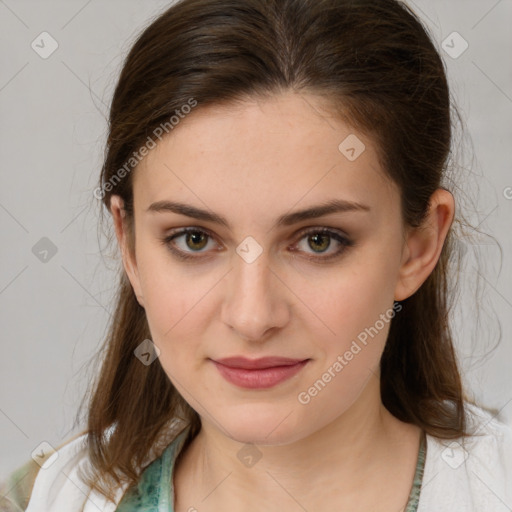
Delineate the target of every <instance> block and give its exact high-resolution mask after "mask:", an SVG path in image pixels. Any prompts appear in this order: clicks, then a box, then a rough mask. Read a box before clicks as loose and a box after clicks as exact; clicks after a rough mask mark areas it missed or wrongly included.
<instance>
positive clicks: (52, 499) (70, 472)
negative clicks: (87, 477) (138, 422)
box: [1, 433, 115, 512]
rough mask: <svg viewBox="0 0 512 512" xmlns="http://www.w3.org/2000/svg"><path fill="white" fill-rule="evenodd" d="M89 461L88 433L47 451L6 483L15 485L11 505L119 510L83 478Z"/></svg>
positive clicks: (39, 511)
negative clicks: (87, 485)
mask: <svg viewBox="0 0 512 512" xmlns="http://www.w3.org/2000/svg"><path fill="white" fill-rule="evenodd" d="M89 464H90V462H89V457H88V451H87V435H86V434H84V433H80V434H77V435H76V436H74V437H72V438H70V439H68V440H67V441H66V442H64V443H63V444H62V445H60V446H59V447H58V448H57V449H56V451H54V452H51V453H49V454H48V455H46V456H45V457H44V460H42V461H41V465H39V464H38V463H36V462H34V461H32V460H31V461H29V462H27V463H25V464H24V465H23V466H21V467H20V468H18V469H17V470H15V471H14V472H12V473H11V474H10V475H9V477H8V479H7V480H6V482H5V483H4V486H5V487H6V488H7V489H11V491H10V493H9V494H8V495H7V497H8V499H9V502H10V503H9V505H10V506H11V509H12V510H13V511H19V510H26V512H54V511H55V512H58V511H63V510H66V512H74V511H76V512H78V511H80V512H82V511H83V512H89V511H90V510H91V511H92V510H95V511H97V510H102V511H103V512H110V511H111V510H115V507H114V508H111V507H112V504H110V505H109V504H108V503H107V502H106V499H105V498H104V497H102V496H101V495H96V494H95V493H92V492H90V489H89V488H87V487H86V485H85V484H84V482H83V481H82V473H81V471H83V470H87V469H88V468H89ZM11 509H9V508H7V510H9V511H10V510H11ZM1 510H4V509H3V508H2V509H1Z"/></svg>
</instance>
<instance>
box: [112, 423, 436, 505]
mask: <svg viewBox="0 0 512 512" xmlns="http://www.w3.org/2000/svg"><path fill="white" fill-rule="evenodd" d="M187 433H188V428H186V429H185V430H183V432H181V433H180V434H179V436H177V437H176V439H175V440H174V441H173V442H172V443H170V444H169V446H168V447H167V448H166V449H165V450H164V452H163V453H162V455H161V456H160V457H159V458H158V459H155V460H154V461H153V462H152V463H151V464H150V465H149V466H148V467H147V468H146V469H145V470H144V471H143V472H142V475H141V477H140V479H139V482H138V484H137V485H136V486H133V487H131V488H130V489H128V491H127V492H126V493H125V495H124V496H123V498H122V500H121V502H120V503H119V505H118V507H117V508H116V512H174V486H173V483H174V482H173V469H174V461H175V460H176V457H177V456H178V454H179V452H180V449H181V447H182V446H183V443H184V441H185V439H186V436H187ZM425 456H426V440H425V434H423V435H422V437H421V443H420V450H419V453H418V462H417V464H416V473H415V475H414V483H413V486H412V488H411V493H410V495H409V500H408V502H407V507H406V510H405V512H416V510H417V509H418V503H419V498H420V491H421V484H422V481H423V470H424V467H425Z"/></svg>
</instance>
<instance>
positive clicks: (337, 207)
mask: <svg viewBox="0 0 512 512" xmlns="http://www.w3.org/2000/svg"><path fill="white" fill-rule="evenodd" d="M146 211H151V212H174V213H178V214H180V215H185V216H187V217H192V218H194V219H198V220H202V221H209V222H214V223H215V224H220V225H222V226H224V227H226V228H228V229H230V225H229V222H228V221H227V220H226V219H225V218H224V217H222V216H221V215H218V214H216V213H213V212H210V211H208V210H202V209H200V208H196V207H195V206H191V205H188V204H183V203H177V202H174V201H158V202H156V203H153V204H151V205H150V206H149V207H148V209H147V210H146ZM353 211H366V212H369V211H370V207H369V206H367V205H365V204H361V203H357V202H352V201H346V200H343V199H332V200H330V201H327V202H325V203H323V204H319V205H316V206H311V207H309V208H306V209H305V210H299V211H296V212H292V213H286V214H284V215H282V216H281V217H279V219H278V220H277V222H276V227H282V226H291V225H293V224H296V223H298V222H301V221H303V220H309V219H315V218H317V217H322V216H323V215H329V214H331V213H339V212H353Z"/></svg>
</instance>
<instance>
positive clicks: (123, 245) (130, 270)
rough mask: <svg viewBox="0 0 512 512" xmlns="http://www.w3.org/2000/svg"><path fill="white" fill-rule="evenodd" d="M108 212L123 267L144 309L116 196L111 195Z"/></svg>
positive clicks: (123, 216)
mask: <svg viewBox="0 0 512 512" xmlns="http://www.w3.org/2000/svg"><path fill="white" fill-rule="evenodd" d="M110 212H111V213H112V219H113V222H114V228H115V232H116V238H117V242H118V245H119V249H120V252H121V256H122V261H123V267H124V270H125V272H126V274H127V276H128V279H129V280H130V283H131V285H132V288H133V291H134V293H135V295H136V297H137V300H138V302H139V304H140V305H141V306H142V307H144V300H143V295H142V292H141V286H140V279H139V273H138V268H137V263H136V260H135V254H133V255H132V253H131V250H130V247H129V245H130V244H129V233H128V232H127V225H126V211H125V209H124V202H123V199H122V198H121V197H120V196H118V195H112V197H111V198H110Z"/></svg>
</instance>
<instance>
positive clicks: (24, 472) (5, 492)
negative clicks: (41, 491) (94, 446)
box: [0, 433, 82, 512]
mask: <svg viewBox="0 0 512 512" xmlns="http://www.w3.org/2000/svg"><path fill="white" fill-rule="evenodd" d="M80 435H82V433H79V434H76V435H75V436H73V437H71V438H69V439H68V440H67V441H65V442H64V443H63V444H61V445H60V446H59V447H58V448H57V451H58V450H60V448H62V447H63V446H64V445H65V444H67V443H69V442H72V441H73V440H75V439H76V438H78V437H80ZM53 453H54V452H52V451H48V452H46V453H45V452H44V451H41V454H40V455H39V456H38V458H37V462H36V459H32V458H31V459H30V460H27V461H25V462H24V463H23V464H22V465H21V466H18V467H17V468H16V469H15V470H13V471H11V472H10V473H9V474H8V475H7V476H6V477H5V478H3V479H2V481H0V510H2V511H9V512H10V511H11V510H13V511H14V510H15V511H19V510H25V509H26V507H27V505H28V502H29V500H30V496H31V493H32V489H33V487H34V482H35V480H36V478H37V475H38V474H39V472H40V470H41V469H46V467H47V464H48V459H49V458H50V457H51V456H52V454H53Z"/></svg>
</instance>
